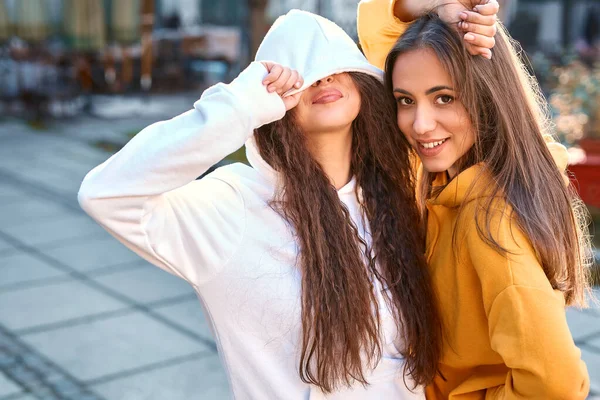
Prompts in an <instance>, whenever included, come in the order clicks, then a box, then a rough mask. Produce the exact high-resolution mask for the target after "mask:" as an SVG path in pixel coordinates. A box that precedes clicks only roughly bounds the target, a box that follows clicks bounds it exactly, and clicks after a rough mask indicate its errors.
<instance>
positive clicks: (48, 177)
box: [5, 165, 83, 197]
mask: <svg viewBox="0 0 600 400" xmlns="http://www.w3.org/2000/svg"><path fill="white" fill-rule="evenodd" d="M5 169H6V168H5ZM11 169H12V171H11V173H12V175H13V176H15V177H16V178H17V179H20V180H23V181H25V182H27V183H29V184H32V185H36V186H39V187H42V188H46V189H47V190H50V191H52V192H54V193H59V194H62V195H65V196H71V197H75V196H76V195H77V191H78V190H79V186H80V184H81V179H80V176H79V175H72V174H70V173H68V172H67V171H63V170H59V169H49V168H48V166H45V167H44V166H39V167H33V166H30V165H28V166H23V167H16V166H14V167H12V168H11ZM82 176H83V175H82Z"/></svg>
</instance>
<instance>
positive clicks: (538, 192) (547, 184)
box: [385, 13, 591, 305]
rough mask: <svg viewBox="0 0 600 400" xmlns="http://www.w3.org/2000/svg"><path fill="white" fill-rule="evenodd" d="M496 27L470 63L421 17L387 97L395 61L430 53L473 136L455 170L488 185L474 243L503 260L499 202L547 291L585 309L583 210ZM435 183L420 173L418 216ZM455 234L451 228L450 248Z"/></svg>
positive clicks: (404, 43) (450, 31)
mask: <svg viewBox="0 0 600 400" xmlns="http://www.w3.org/2000/svg"><path fill="white" fill-rule="evenodd" d="M498 26H499V29H498V33H497V34H496V36H495V40H496V45H495V46H494V48H493V49H492V52H493V57H492V59H491V60H486V59H484V58H482V57H472V56H471V55H470V54H469V53H468V52H467V50H466V48H465V46H464V44H463V41H462V38H461V37H460V36H459V34H458V32H457V31H456V29H454V28H453V27H452V26H450V25H448V24H447V23H445V22H444V21H442V20H440V18H439V17H438V16H437V15H435V14H433V13H432V14H429V15H425V16H423V17H421V18H420V19H418V20H417V21H416V22H414V23H413V24H412V25H411V26H410V27H409V28H408V29H407V30H406V32H404V34H403V35H402V36H401V37H400V39H399V40H398V42H397V43H396V44H395V45H394V47H393V48H392V50H391V52H390V53H389V55H388V57H387V60H386V74H385V87H386V95H387V96H388V101H391V102H395V101H394V99H393V94H392V93H393V81H392V74H393V69H394V65H395V64H396V60H397V59H398V57H400V56H401V55H402V54H404V53H407V52H409V51H413V50H416V49H430V50H432V51H433V52H434V53H435V55H436V56H437V57H438V59H439V60H440V62H441V64H442V65H443V66H444V69H445V70H446V71H447V72H448V73H449V74H450V76H451V78H452V81H453V85H454V88H455V89H456V91H457V93H458V99H459V100H460V101H461V102H462V103H463V105H464V106H465V108H466V110H467V112H468V114H469V117H470V120H471V123H472V124H473V127H474V130H475V132H476V134H475V135H476V139H475V144H474V146H473V147H472V148H471V150H470V151H468V152H467V153H466V154H465V155H464V156H463V157H462V158H461V159H460V160H458V164H459V171H462V170H464V169H466V168H469V167H470V166H472V165H474V164H480V163H481V164H482V165H483V166H484V167H485V170H486V172H487V173H489V174H491V176H492V179H493V182H494V183H495V185H492V187H490V188H489V190H490V193H489V194H488V195H486V196H485V198H486V200H485V201H483V202H482V203H481V204H479V207H478V216H477V218H476V223H477V230H478V233H479V236H480V237H481V238H482V240H484V241H485V242H486V243H488V244H489V245H490V246H491V247H493V248H494V249H496V250H497V251H498V252H499V253H501V254H504V255H506V256H508V254H507V253H508V252H507V251H506V250H505V249H504V248H503V247H502V246H501V245H500V244H499V242H498V240H497V234H496V233H495V232H492V229H491V226H492V218H494V216H496V215H498V213H497V212H498V209H497V207H495V205H496V204H497V198H504V199H506V203H507V210H506V211H508V208H509V207H510V210H511V211H510V213H511V217H512V216H513V215H514V217H515V220H516V221H517V223H518V227H519V228H520V229H521V230H522V231H523V232H524V233H525V235H526V236H527V237H528V238H529V240H530V241H531V243H532V245H533V248H534V249H535V251H536V253H537V255H538V258H539V259H540V262H541V265H542V267H543V269H544V272H545V274H546V276H547V278H548V280H549V281H550V283H551V284H552V287H553V288H554V289H558V290H560V291H562V292H563V294H564V296H565V300H566V303H567V304H579V305H585V304H586V293H588V292H589V280H588V274H589V268H587V266H588V265H589V264H590V263H591V257H590V256H591V251H590V245H589V236H588V235H587V234H586V231H587V226H586V212H585V208H584V206H583V204H582V202H581V200H580V199H579V197H578V195H577V193H576V192H575V190H574V189H573V187H572V186H567V185H566V184H565V181H564V178H566V177H564V176H563V175H562V172H561V171H559V169H558V168H557V167H556V163H555V161H554V159H553V158H552V154H551V153H550V151H549V149H548V146H547V144H546V142H545V138H549V137H551V135H552V129H553V127H552V125H551V123H550V118H549V113H548V111H547V103H546V101H545V100H544V98H543V96H542V95H541V92H540V90H539V87H538V84H537V81H536V80H535V78H534V77H533V76H532V75H530V74H529V72H528V70H527V68H526V67H525V64H524V62H523V60H521V58H520V57H519V53H520V51H519V47H518V44H517V43H516V42H514V41H512V40H511V38H510V36H509V35H508V33H507V32H506V30H505V28H504V27H503V26H502V24H501V23H498ZM434 178H435V174H429V173H427V172H426V171H424V173H423V179H422V180H421V183H420V189H419V202H420V203H421V207H420V208H421V210H422V212H423V214H424V213H425V212H426V207H425V201H426V200H427V198H431V197H432V196H435V195H436V194H437V193H439V192H440V191H441V189H443V188H440V187H434V186H433V182H434ZM479 178H481V176H480V177H479ZM480 182H481V181H479V179H476V180H475V182H474V183H473V184H472V186H471V188H470V189H469V190H470V191H473V190H481V189H482V188H481V186H482V185H487V183H486V184H481V183H480ZM463 209H464V207H462V209H461V210H460V211H459V212H462V210H463ZM502 214H504V213H502ZM480 217H481V218H480ZM458 220H462V218H460V217H459V218H458ZM457 231H458V224H457V226H456V227H455V230H454V240H455V245H456V238H457V237H458V235H457V234H456V233H457Z"/></svg>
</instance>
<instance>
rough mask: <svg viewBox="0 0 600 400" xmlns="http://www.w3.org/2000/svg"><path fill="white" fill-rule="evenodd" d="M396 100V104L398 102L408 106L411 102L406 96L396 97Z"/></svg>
mask: <svg viewBox="0 0 600 400" xmlns="http://www.w3.org/2000/svg"><path fill="white" fill-rule="evenodd" d="M396 101H397V102H398V104H400V105H401V106H410V105H411V104H413V101H412V99H409V98H408V97H398V98H397V99H396Z"/></svg>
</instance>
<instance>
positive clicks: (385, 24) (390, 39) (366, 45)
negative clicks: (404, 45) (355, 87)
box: [356, 0, 408, 69]
mask: <svg viewBox="0 0 600 400" xmlns="http://www.w3.org/2000/svg"><path fill="white" fill-rule="evenodd" d="M396 1H401V0H362V1H361V2H360V3H359V4H358V14H357V21H356V24H357V26H356V29H357V32H358V40H359V42H360V46H361V48H362V50H363V52H364V53H365V57H367V59H368V60H369V62H370V63H371V64H373V65H374V66H376V67H378V68H379V69H384V67H385V65H384V64H385V59H386V57H387V55H388V53H389V52H390V50H391V49H392V47H393V46H394V44H395V43H396V41H397V40H398V38H399V37H400V35H402V33H403V32H404V31H405V30H406V28H407V27H408V23H406V22H402V21H400V20H399V19H398V18H396V17H395V16H394V5H395V4H396Z"/></svg>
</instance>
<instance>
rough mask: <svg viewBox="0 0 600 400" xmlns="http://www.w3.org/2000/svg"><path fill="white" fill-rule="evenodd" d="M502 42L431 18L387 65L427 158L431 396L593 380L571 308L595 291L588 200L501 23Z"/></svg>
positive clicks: (573, 389)
mask: <svg viewBox="0 0 600 400" xmlns="http://www.w3.org/2000/svg"><path fill="white" fill-rule="evenodd" d="M359 32H360V29H359ZM495 40H496V45H495V47H494V49H493V57H491V60H486V59H484V58H482V57H471V56H470V55H469V52H468V51H467V49H466V47H465V45H464V43H463V41H462V40H461V37H460V35H459V34H458V33H457V31H456V29H454V28H453V27H451V26H450V25H448V24H447V23H445V22H443V21H441V20H440V19H439V18H438V17H437V16H433V15H427V16H424V17H422V18H420V19H419V20H418V21H416V22H415V23H414V24H412V25H411V26H410V27H408V29H407V30H406V32H405V33H404V34H403V35H402V37H401V38H400V39H399V40H398V42H397V43H396V44H395V45H394V47H393V49H392V50H391V52H390V54H389V55H388V56H387V59H386V64H385V69H386V89H387V91H388V95H389V96H390V101H394V102H395V103H396V105H397V113H398V125H399V127H400V129H401V130H402V132H403V133H404V135H405V136H406V138H407V140H408V141H409V142H410V143H411V145H412V146H413V149H414V150H415V153H416V154H417V155H418V156H419V158H420V160H421V162H422V166H421V169H420V183H419V186H420V190H419V192H420V193H419V194H420V196H419V198H420V203H421V209H422V212H423V216H424V219H425V221H426V224H427V243H426V248H427V252H426V258H427V261H428V265H429V269H430V275H431V277H432V279H433V285H434V289H435V291H436V293H437V297H438V304H439V310H440V313H441V318H442V325H443V327H442V328H443V343H442V344H441V345H442V353H441V359H440V363H439V370H438V374H437V375H436V377H435V378H434V381H433V382H432V383H431V384H430V385H429V386H428V387H427V397H428V398H429V399H453V400H459V399H584V398H585V397H586V396H587V393H588V391H589V377H588V373H587V370H586V366H585V364H584V363H583V361H582V360H581V353H580V351H579V350H578V349H577V347H576V346H575V344H574V342H573V339H572V336H571V334H570V332H569V328H568V326H567V322H566V318H565V310H564V308H565V305H566V304H567V305H570V304H578V305H583V304H584V303H585V295H586V292H587V291H588V283H587V276H586V263H587V262H588V261H589V258H588V257H589V247H588V243H587V241H586V240H585V239H586V237H585V235H584V230H585V228H584V227H583V226H582V223H581V218H580V217H581V215H582V214H581V211H580V202H579V199H578V198H577V196H576V194H575V192H574V191H573V190H572V188H569V187H567V186H566V185H565V182H564V179H563V176H562V174H561V171H560V169H559V168H557V165H556V163H555V160H553V155H552V153H551V151H550V149H549V146H548V145H547V144H546V142H545V141H544V134H546V133H547V132H548V131H549V129H548V124H547V118H546V112H545V106H544V103H543V102H542V101H541V97H540V96H539V95H538V90H537V84H536V82H535V81H534V80H533V79H532V78H530V77H529V75H528V74H527V73H526V70H525V68H524V66H523V64H522V62H521V61H520V60H519V58H518V57H517V55H516V51H515V48H514V47H513V45H512V44H511V42H510V39H509V37H508V35H507V34H506V33H505V31H503V30H502V29H500V31H499V32H498V34H497V35H496V37H495ZM392 96H393V99H392ZM557 161H560V160H557Z"/></svg>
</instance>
